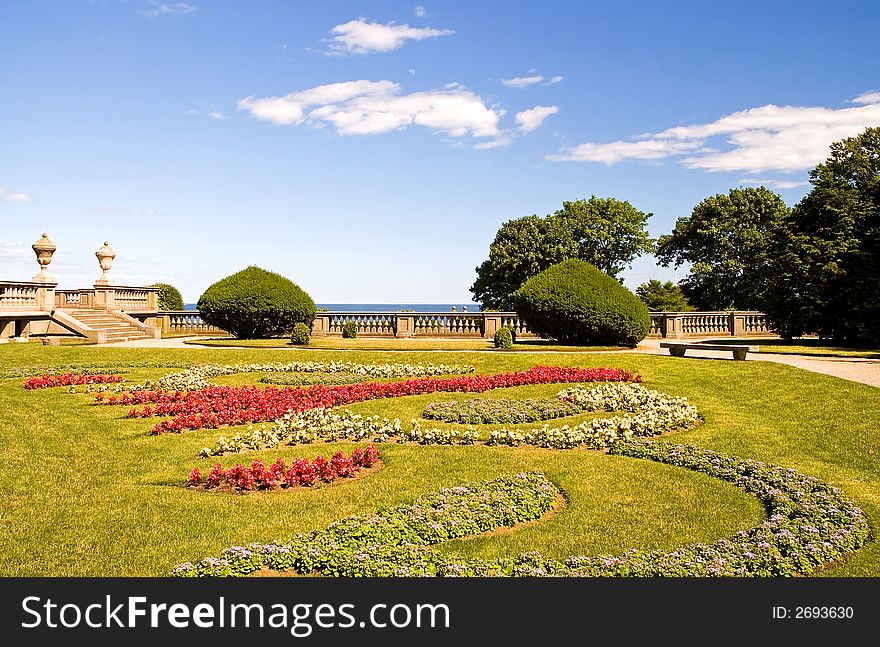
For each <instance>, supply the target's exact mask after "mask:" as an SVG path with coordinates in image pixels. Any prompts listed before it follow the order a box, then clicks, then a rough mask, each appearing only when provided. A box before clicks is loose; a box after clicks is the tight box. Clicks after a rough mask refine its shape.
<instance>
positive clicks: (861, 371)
mask: <svg viewBox="0 0 880 647" xmlns="http://www.w3.org/2000/svg"><path fill="white" fill-rule="evenodd" d="M194 339H199V337H172V338H170V339H142V340H138V341H128V342H121V343H119V344H115V346H116V347H117V348H189V349H198V348H208V349H214V350H217V349H223V348H227V349H228V348H234V347H231V346H197V345H193V344H186V343H185V342H186V341H190V340H194ZM661 341H663V340H662V339H645V340H644V341H643V342H642V343H641V344H639V347H638V348H637V349H636V350H634V351H629V350H624V351H609V352H615V353H633V352H635V353H646V354H649V355H668V354H669V351H667V350H666V349H665V348H660V342H661ZM688 341H689V342H690V341H699V340H691V339H688ZM744 343H747V342H744ZM253 350H258V349H253ZM265 350H303V349H296V348H276V349H268V348H267V349H265ZM315 350H316V351H318V350H320V349H315ZM365 352H367V351H365ZM376 352H397V351H389V350H381V351H376ZM400 352H437V353H450V352H468V353H494V352H496V351H494V350H462V351H452V350H436V351H419V350H415V349H406V350H405V351H400ZM518 352H524V353H525V352H528V353H530V354H531V353H550V354H553V353H559V352H562V351H553V350H535V351H518ZM732 355H733V354H732V353H731V352H730V351H712V350H698V351H696V350H688V351H687V356H686V357H683V358H681V360H680V361H682V362H686V361H693V360H700V359H723V360H729V361H734V360H733V356H732ZM746 361H761V362H778V363H780V364H788V365H789V366H794V367H795V368H801V369H804V370H807V371H813V372H814V373H823V374H825V375H832V376H834V377H839V378H842V379H844V380H851V381H853V382H861V383H862V384H869V385H871V386H875V387H880V360H876V359H867V358H862V357H827V358H821V357H805V356H803V355H781V354H777V353H749V355H748V359H747V360H746Z"/></svg>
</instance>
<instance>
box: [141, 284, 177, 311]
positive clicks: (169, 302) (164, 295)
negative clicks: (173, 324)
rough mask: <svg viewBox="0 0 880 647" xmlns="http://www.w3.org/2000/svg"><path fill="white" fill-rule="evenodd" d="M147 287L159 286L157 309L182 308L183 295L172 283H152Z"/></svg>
mask: <svg viewBox="0 0 880 647" xmlns="http://www.w3.org/2000/svg"><path fill="white" fill-rule="evenodd" d="M148 287H151V288H159V294H158V301H159V310H166V311H168V310H183V308H184V304H183V297H182V296H181V295H180V290H178V289H177V288H176V287H174V286H173V285H170V284H168V283H153V285H150V286H148Z"/></svg>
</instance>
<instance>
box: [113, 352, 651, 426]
mask: <svg viewBox="0 0 880 647" xmlns="http://www.w3.org/2000/svg"><path fill="white" fill-rule="evenodd" d="M641 379H642V378H641V376H640V375H634V374H632V373H630V372H629V371H624V370H623V369H618V368H587V369H583V368H569V367H563V366H535V367H533V368H530V369H528V370H525V371H516V372H512V373H498V374H495V375H467V376H463V377H449V378H430V377H423V378H415V379H411V380H405V381H402V382H385V383H382V382H362V383H359V384H344V385H338V386H323V385H320V384H316V385H312V386H308V387H282V388H278V387H268V388H259V387H256V386H238V387H232V386H212V387H209V388H206V389H199V390H197V391H185V392H184V391H174V392H170V391H135V392H133V393H123V394H122V395H121V396H119V397H118V398H117V397H116V396H111V397H110V398H108V399H107V400H106V403H107V404H123V405H141V404H146V406H144V407H143V408H142V409H137V407H136V406H135V407H134V408H132V409H131V410H130V411H129V412H128V417H129V418H152V417H154V416H163V417H170V418H171V419H170V420H163V421H162V422H160V423H158V424H157V425H155V426H154V427H153V430H152V433H153V434H165V433H169V432H174V433H177V432H181V431H184V430H187V429H202V428H208V429H216V428H217V427H220V426H221V425H241V424H250V423H256V422H266V421H270V420H277V419H278V418H280V417H281V416H283V415H284V414H286V413H297V412H300V411H305V410H307V409H314V408H317V407H325V408H329V407H338V406H341V405H346V404H353V403H355V402H364V401H366V400H375V399H379V398H396V397H400V396H405V395H424V394H426V393H437V392H442V391H447V392H449V391H460V392H465V393H483V392H485V391H489V390H491V389H498V388H505V387H512V386H524V385H529V384H554V383H572V382H640V381H641ZM96 402H105V400H104V397H103V396H102V395H98V396H97V398H96ZM148 403H149V404H148ZM151 405H152V406H151Z"/></svg>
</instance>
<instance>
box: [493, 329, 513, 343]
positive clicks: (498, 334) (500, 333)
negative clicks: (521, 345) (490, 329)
mask: <svg viewBox="0 0 880 647" xmlns="http://www.w3.org/2000/svg"><path fill="white" fill-rule="evenodd" d="M495 348H513V335H511V334H510V328H508V327H507V326H501V328H499V329H498V330H496V331H495Z"/></svg>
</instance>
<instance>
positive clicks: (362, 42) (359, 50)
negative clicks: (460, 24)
mask: <svg viewBox="0 0 880 647" xmlns="http://www.w3.org/2000/svg"><path fill="white" fill-rule="evenodd" d="M330 33H331V34H333V38H332V39H330V41H329V45H330V50H331V52H332V53H336V54H366V53H368V52H390V51H393V50H395V49H399V48H401V47H403V45H404V44H405V43H406V42H407V41H409V40H425V39H426V38H435V37H438V36H449V35H451V34H454V33H455V32H454V31H452V30H450V29H434V28H433V27H410V26H409V25H397V24H395V23H388V24H387V25H383V24H381V23H377V22H367V20H366V19H365V18H358V19H357V20H350V21H349V22H346V23H343V24H341V25H336V26H335V27H334V28H333V29H331V30H330Z"/></svg>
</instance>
